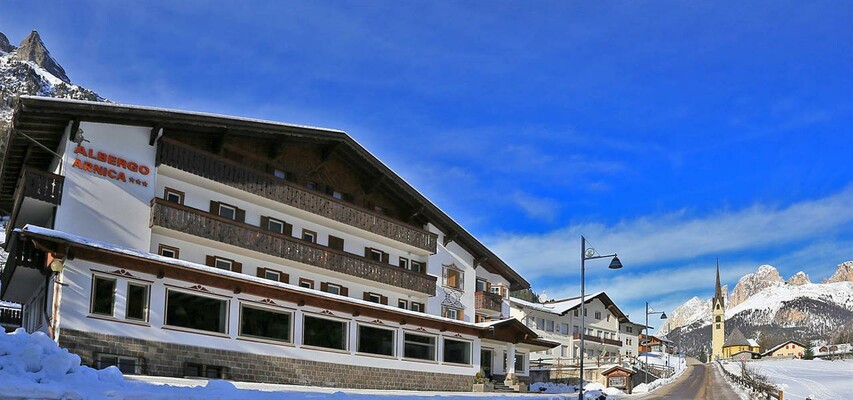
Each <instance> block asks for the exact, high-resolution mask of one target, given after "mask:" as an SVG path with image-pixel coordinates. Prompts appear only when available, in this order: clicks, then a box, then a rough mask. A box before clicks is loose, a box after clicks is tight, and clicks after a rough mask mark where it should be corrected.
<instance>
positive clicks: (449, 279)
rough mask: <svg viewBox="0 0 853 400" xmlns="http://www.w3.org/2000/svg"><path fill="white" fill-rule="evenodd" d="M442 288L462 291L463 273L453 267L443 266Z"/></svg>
mask: <svg viewBox="0 0 853 400" xmlns="http://www.w3.org/2000/svg"><path fill="white" fill-rule="evenodd" d="M443 269H444V274H443V275H444V286H447V287H451V288H454V289H462V288H463V287H464V275H463V272H462V271H460V270H459V269H458V268H456V266H455V265H453V264H451V265H445V266H444V268H443Z"/></svg>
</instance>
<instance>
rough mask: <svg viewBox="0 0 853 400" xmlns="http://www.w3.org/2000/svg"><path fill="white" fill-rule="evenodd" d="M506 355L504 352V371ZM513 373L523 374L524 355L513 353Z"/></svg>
mask: <svg viewBox="0 0 853 400" xmlns="http://www.w3.org/2000/svg"><path fill="white" fill-rule="evenodd" d="M507 358H508V357H507V354H506V352H504V370H506V361H507ZM515 372H517V373H522V372H524V354H521V353H515Z"/></svg>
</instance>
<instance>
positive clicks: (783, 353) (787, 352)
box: [761, 340, 806, 358]
mask: <svg viewBox="0 0 853 400" xmlns="http://www.w3.org/2000/svg"><path fill="white" fill-rule="evenodd" d="M805 352H806V345H804V344H802V343H800V342H797V341H795V340H788V341H785V342H782V343H779V344H777V345H776V346H773V347H772V348H771V349H769V350H767V351H765V352H764V353H762V354H761V356H762V357H787V358H792V357H796V358H802V357H803V354H804V353H805Z"/></svg>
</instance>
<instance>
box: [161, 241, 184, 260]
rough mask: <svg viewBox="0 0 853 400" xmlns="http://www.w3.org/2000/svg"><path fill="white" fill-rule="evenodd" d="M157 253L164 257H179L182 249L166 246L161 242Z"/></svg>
mask: <svg viewBox="0 0 853 400" xmlns="http://www.w3.org/2000/svg"><path fill="white" fill-rule="evenodd" d="M157 254H159V255H161V256H163V257H169V258H178V255H179V254H180V250H179V249H178V248H177V247H172V246H166V245H164V244H161V245H159V246H157Z"/></svg>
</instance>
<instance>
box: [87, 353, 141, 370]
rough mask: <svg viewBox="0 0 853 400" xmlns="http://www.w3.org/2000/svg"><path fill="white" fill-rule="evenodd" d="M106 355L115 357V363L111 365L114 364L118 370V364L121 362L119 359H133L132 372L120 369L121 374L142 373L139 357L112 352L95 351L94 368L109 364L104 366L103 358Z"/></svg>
mask: <svg viewBox="0 0 853 400" xmlns="http://www.w3.org/2000/svg"><path fill="white" fill-rule="evenodd" d="M107 357H112V358H115V359H116V363H115V364H112V366H115V367H116V368H118V369H119V370H121V367H119V364H121V360H133V369H134V371H133V372H124V371H122V373H123V374H135V375H140V374H142V359H141V358H140V357H133V356H123V355H119V354H114V353H95V366H96V368H98V369H103V368H106V367H107V366H109V365H106V366H105V365H104V364H105V363H104V361H103V359H104V358H107Z"/></svg>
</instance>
